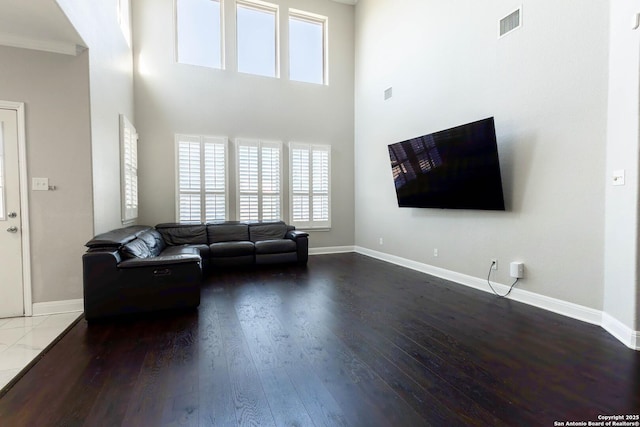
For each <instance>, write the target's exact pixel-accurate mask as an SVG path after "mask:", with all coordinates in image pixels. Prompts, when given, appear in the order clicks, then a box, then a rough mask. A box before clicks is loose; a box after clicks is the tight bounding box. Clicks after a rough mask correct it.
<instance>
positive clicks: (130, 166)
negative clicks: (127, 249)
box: [120, 114, 139, 224]
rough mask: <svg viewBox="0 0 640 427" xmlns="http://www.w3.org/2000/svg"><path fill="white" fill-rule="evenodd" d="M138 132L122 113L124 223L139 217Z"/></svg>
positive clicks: (122, 206)
mask: <svg viewBox="0 0 640 427" xmlns="http://www.w3.org/2000/svg"><path fill="white" fill-rule="evenodd" d="M138 192H139V186H138V132H137V131H136V128H135V127H134V126H133V124H132V123H131V122H130V121H129V119H127V117H126V116H125V115H124V114H120V206H121V213H122V224H131V223H134V222H135V221H136V220H137V219H138V207H139V193H138Z"/></svg>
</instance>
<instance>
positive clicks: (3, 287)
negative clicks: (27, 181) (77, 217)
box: [0, 108, 24, 317]
mask: <svg viewBox="0 0 640 427" xmlns="http://www.w3.org/2000/svg"><path fill="white" fill-rule="evenodd" d="M23 314H24V302H23V285H22V230H21V227H20V173H19V168H18V117H17V112H16V111H15V110H6V109H1V108H0V317H13V316H22V315H23Z"/></svg>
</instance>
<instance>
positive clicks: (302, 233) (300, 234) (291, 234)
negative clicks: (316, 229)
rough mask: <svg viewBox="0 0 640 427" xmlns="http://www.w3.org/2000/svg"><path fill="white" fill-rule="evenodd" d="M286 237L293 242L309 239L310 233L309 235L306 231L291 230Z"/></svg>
mask: <svg viewBox="0 0 640 427" xmlns="http://www.w3.org/2000/svg"><path fill="white" fill-rule="evenodd" d="M284 237H285V238H287V239H291V240H297V239H298V238H300V237H306V238H308V237H309V233H307V232H306V231H299V230H289V231H287V234H286V235H285V236H284Z"/></svg>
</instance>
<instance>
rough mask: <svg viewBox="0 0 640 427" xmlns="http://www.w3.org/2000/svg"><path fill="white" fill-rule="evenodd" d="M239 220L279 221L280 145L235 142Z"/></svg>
mask: <svg viewBox="0 0 640 427" xmlns="http://www.w3.org/2000/svg"><path fill="white" fill-rule="evenodd" d="M236 158H237V175H238V180H237V184H238V210H237V212H238V219H239V220H240V221H257V220H280V219H282V184H281V183H282V180H281V174H282V161H281V160H282V144H281V143H280V142H269V141H257V140H247V139H238V140H237V141H236Z"/></svg>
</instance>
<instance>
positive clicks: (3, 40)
mask: <svg viewBox="0 0 640 427" xmlns="http://www.w3.org/2000/svg"><path fill="white" fill-rule="evenodd" d="M0 45H2V46H9V47H17V48H21V49H32V50H40V51H43V52H51V53H61V54H63V55H71V56H76V55H78V53H80V52H83V51H84V50H85V49H84V47H83V46H79V45H77V44H75V43H65V42H58V41H52V40H38V39H31V38H28V37H23V36H17V35H15V34H8V33H0Z"/></svg>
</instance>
